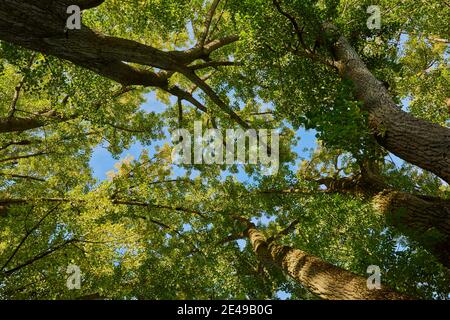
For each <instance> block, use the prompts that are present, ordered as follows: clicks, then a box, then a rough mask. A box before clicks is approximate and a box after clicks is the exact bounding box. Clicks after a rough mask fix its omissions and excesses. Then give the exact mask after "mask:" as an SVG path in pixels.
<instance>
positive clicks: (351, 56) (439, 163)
mask: <svg viewBox="0 0 450 320" xmlns="http://www.w3.org/2000/svg"><path fill="white" fill-rule="evenodd" d="M326 28H328V30H330V28H332V27H330V26H326ZM332 51H333V54H334V56H335V58H336V60H337V62H336V64H335V65H336V67H337V68H338V70H339V73H340V75H341V76H342V77H344V78H347V79H350V80H351V81H352V82H353V84H354V86H355V94H356V97H357V99H358V100H360V101H361V102H363V104H364V107H363V108H364V110H365V111H367V112H368V113H369V125H370V128H371V129H372V130H373V132H374V134H375V137H376V139H377V141H378V142H379V144H380V145H382V146H383V147H385V148H386V149H387V150H389V151H390V152H392V153H393V154H395V155H396V156H398V157H400V158H401V159H403V160H405V161H407V162H409V163H412V164H414V165H416V166H418V167H420V168H423V169H425V170H428V171H431V172H433V173H434V174H436V175H437V176H439V177H441V178H442V179H443V180H445V181H446V182H448V183H450V129H448V128H445V127H441V126H439V125H437V124H434V123H430V122H427V121H425V120H421V119H417V118H415V117H413V116H412V115H410V114H409V113H406V112H404V111H402V110H401V109H400V108H399V107H398V106H397V105H396V104H395V102H394V101H393V99H392V97H391V96H390V94H389V92H388V91H387V89H386V88H385V87H384V86H383V84H382V83H381V82H380V81H378V80H377V79H376V78H375V77H374V76H373V74H372V73H371V72H370V71H369V70H368V68H367V66H366V65H365V64H364V62H363V61H362V60H361V58H360V57H359V55H358V54H357V53H356V52H355V50H354V49H353V48H352V47H351V45H350V44H349V43H348V41H347V40H346V39H345V38H344V37H342V36H341V37H340V38H339V40H338V41H337V42H336V43H335V44H334V45H333V47H332Z"/></svg>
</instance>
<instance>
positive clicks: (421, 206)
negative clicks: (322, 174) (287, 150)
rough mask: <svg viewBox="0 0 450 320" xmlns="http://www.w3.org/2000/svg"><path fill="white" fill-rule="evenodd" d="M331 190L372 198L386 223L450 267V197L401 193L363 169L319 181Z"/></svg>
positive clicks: (373, 203) (374, 205)
mask: <svg viewBox="0 0 450 320" xmlns="http://www.w3.org/2000/svg"><path fill="white" fill-rule="evenodd" d="M317 182H318V183H320V184H324V185H325V186H326V187H327V191H328V192H339V193H343V194H345V193H347V194H354V195H360V196H363V197H365V198H368V199H370V201H371V202H372V205H373V207H374V208H375V209H376V210H377V211H378V212H380V213H381V214H383V215H384V217H385V220H386V223H387V224H388V225H390V226H392V227H394V228H395V229H397V230H398V231H400V232H401V233H403V234H404V235H406V236H408V237H409V238H410V239H411V240H413V241H416V242H417V243H418V244H419V245H420V246H422V247H423V248H424V249H426V250H428V251H429V252H430V253H431V254H433V255H434V256H435V257H436V259H437V260H438V261H439V262H440V263H442V264H443V265H444V266H445V267H447V268H450V200H446V199H441V198H438V197H430V196H422V195H416V194H411V193H407V192H401V191H397V190H394V189H392V188H390V187H389V186H388V185H386V184H385V183H384V182H382V179H381V178H380V177H377V176H376V175H373V174H370V173H368V172H363V174H361V175H359V176H356V177H346V178H340V179H332V178H325V179H320V180H319V181H317Z"/></svg>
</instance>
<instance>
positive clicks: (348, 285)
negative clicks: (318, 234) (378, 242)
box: [245, 223, 412, 300]
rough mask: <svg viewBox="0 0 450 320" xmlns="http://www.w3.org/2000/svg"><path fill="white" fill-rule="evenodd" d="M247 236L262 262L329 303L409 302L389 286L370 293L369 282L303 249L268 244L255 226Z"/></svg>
mask: <svg viewBox="0 0 450 320" xmlns="http://www.w3.org/2000/svg"><path fill="white" fill-rule="evenodd" d="M247 226H248V227H247V230H246V232H245V233H246V236H247V237H248V239H249V240H250V243H251V245H252V248H253V251H254V252H255V254H256V255H257V257H258V259H260V260H261V261H262V262H264V263H266V264H268V265H270V266H276V267H278V268H280V269H281V270H282V271H284V272H285V273H287V274H288V275H289V276H291V277H292V278H293V279H294V280H295V281H297V282H298V283H300V284H301V285H302V286H303V287H305V288H307V289H308V290H309V291H310V292H311V293H313V294H315V295H317V296H318V297H320V298H322V299H327V300H407V299H412V298H411V297H408V296H407V295H404V294H401V293H398V292H396V291H394V290H392V289H390V288H388V287H386V286H383V285H382V286H381V289H374V290H369V289H368V288H367V279H366V278H364V277H362V276H359V275H357V274H354V273H352V272H350V271H347V270H344V269H342V268H339V267H336V266H334V265H332V264H330V263H328V262H326V261H323V260H322V259H320V258H318V257H315V256H313V255H310V254H308V253H306V252H304V251H302V250H299V249H294V248H291V247H287V246H282V245H278V244H276V243H274V242H268V241H267V239H266V238H265V236H264V234H263V233H262V232H260V231H259V230H258V229H257V228H256V227H255V225H254V224H252V223H247Z"/></svg>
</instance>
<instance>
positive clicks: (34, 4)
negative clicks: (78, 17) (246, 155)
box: [0, 0, 247, 128]
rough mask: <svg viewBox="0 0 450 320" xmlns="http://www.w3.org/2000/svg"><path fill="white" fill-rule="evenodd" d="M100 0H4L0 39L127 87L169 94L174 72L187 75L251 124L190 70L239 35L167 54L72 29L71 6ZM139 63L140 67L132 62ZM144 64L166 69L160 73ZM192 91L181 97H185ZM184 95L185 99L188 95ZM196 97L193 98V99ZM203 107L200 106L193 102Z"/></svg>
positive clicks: (0, 8) (85, 6)
mask: <svg viewBox="0 0 450 320" xmlns="http://www.w3.org/2000/svg"><path fill="white" fill-rule="evenodd" d="M103 2H104V1H101V0H92V1H88V0H79V1H75V2H71V1H69V0H52V1H50V0H41V1H34V0H2V1H1V2H0V40H3V41H6V42H9V43H13V44H15V45H19V46H22V47H24V48H27V49H30V50H34V51H38V52H42V53H45V54H48V55H52V56H55V57H58V58H61V59H64V60H68V61H70V62H72V63H74V64H76V65H78V66H80V67H83V68H86V69H89V70H91V71H93V72H95V73H97V74H99V75H101V76H104V77H106V78H108V79H111V80H114V81H116V82H119V83H121V84H122V85H124V86H130V85H142V86H146V87H158V88H161V89H163V90H165V91H167V92H171V89H172V88H169V81H168V78H170V76H169V75H168V74H170V75H172V74H173V73H175V72H179V73H181V74H184V75H185V76H187V77H188V78H190V79H191V80H193V81H194V83H196V84H197V85H198V86H199V87H201V88H202V89H203V90H206V92H205V93H206V94H207V95H208V96H209V97H210V98H211V99H212V100H213V101H214V102H215V103H216V104H217V105H218V106H219V107H220V108H221V109H222V111H223V112H225V113H227V114H228V115H229V116H230V117H231V118H232V119H233V120H235V121H237V122H238V123H239V124H240V125H242V126H243V127H244V128H247V126H246V123H245V122H244V121H243V120H242V119H240V118H239V117H238V116H237V114H236V113H235V112H234V111H233V109H231V108H230V107H229V106H227V105H226V104H225V103H224V102H223V101H221V100H220V98H218V96H217V95H216V94H215V92H213V91H211V90H209V87H208V86H207V85H206V83H204V82H202V81H201V80H199V78H198V77H197V76H196V75H195V74H194V72H193V71H192V70H191V69H190V68H189V66H188V65H189V64H190V63H192V62H194V61H196V60H198V59H203V60H208V58H209V55H210V54H211V53H212V52H213V51H215V50H218V49H220V48H222V47H224V46H226V45H229V44H231V43H233V42H236V41H237V40H238V39H239V37H238V36H228V37H224V38H221V39H215V40H212V41H210V42H208V43H202V45H201V46H196V47H194V48H191V49H189V50H185V51H171V52H166V51H162V50H159V49H157V48H154V47H152V46H149V45H145V44H142V43H139V42H136V41H132V40H127V39H123V38H117V37H111V36H107V35H103V34H100V33H97V32H95V31H93V30H91V29H89V28H88V27H87V26H85V25H82V27H81V29H80V30H67V29H66V22H67V18H68V17H69V15H68V14H67V12H66V10H67V7H68V6H69V5H72V4H77V3H78V4H79V5H80V7H81V9H89V8H92V7H95V6H97V5H100V4H101V3H103ZM130 63H134V64H137V65H140V66H141V67H136V66H133V65H130ZM145 67H154V68H158V69H161V70H164V71H165V72H159V73H155V72H152V71H150V70H148V68H147V69H146V68H145ZM186 95H187V93H183V94H182V95H179V96H178V97H179V98H183V97H184V96H186ZM183 99H184V98H183ZM192 100H195V99H193V98H192V99H188V100H187V101H189V102H190V103H192ZM194 105H195V106H196V107H197V108H198V104H194Z"/></svg>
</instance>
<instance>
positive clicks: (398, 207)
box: [372, 190, 450, 269]
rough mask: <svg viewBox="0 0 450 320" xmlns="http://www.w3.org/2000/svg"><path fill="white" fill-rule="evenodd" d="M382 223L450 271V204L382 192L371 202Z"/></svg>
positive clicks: (442, 201) (428, 198) (411, 195)
mask: <svg viewBox="0 0 450 320" xmlns="http://www.w3.org/2000/svg"><path fill="white" fill-rule="evenodd" d="M372 203H373V205H374V207H375V208H376V209H378V210H379V211H380V212H383V213H384V215H385V217H386V222H387V223H388V224H389V225H391V226H393V227H394V228H396V229H397V230H399V231H400V232H402V233H403V234H404V235H406V236H408V237H409V238H410V239H412V240H414V241H416V242H417V243H418V244H419V245H421V246H422V247H423V248H425V249H427V250H428V251H429V252H430V253H431V254H433V255H434V256H435V257H436V258H437V260H439V261H440V262H441V263H442V264H443V265H444V266H445V267H447V268H449V269H450V201H449V200H444V199H440V198H435V197H426V196H418V195H417V196H416V195H413V194H409V193H406V192H399V191H394V190H385V191H382V192H380V193H379V194H377V195H376V196H375V197H374V198H373V201H372Z"/></svg>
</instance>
